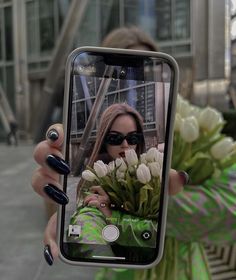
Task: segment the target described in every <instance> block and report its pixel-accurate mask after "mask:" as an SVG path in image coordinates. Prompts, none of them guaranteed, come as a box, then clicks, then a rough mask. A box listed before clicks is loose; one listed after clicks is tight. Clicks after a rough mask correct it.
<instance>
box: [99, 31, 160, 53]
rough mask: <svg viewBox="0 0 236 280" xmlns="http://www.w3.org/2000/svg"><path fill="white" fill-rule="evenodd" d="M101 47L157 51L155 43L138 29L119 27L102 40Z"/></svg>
mask: <svg viewBox="0 0 236 280" xmlns="http://www.w3.org/2000/svg"><path fill="white" fill-rule="evenodd" d="M101 46H102V47H107V48H120V49H133V48H137V49H138V47H140V46H143V47H144V48H145V49H147V50H149V51H158V47H157V45H156V43H155V41H154V40H153V39H152V38H151V36H149V35H148V34H147V33H145V32H144V31H143V30H141V29H139V28H138V27H134V26H133V27H121V28H117V29H114V30H113V31H111V32H110V33H109V34H108V35H107V36H106V37H105V38H104V40H103V42H102V44H101Z"/></svg>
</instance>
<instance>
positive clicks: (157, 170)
mask: <svg viewBox="0 0 236 280" xmlns="http://www.w3.org/2000/svg"><path fill="white" fill-rule="evenodd" d="M148 167H149V169H150V171H151V174H152V176H153V177H160V175H161V165H160V164H159V163H158V162H150V163H148Z"/></svg>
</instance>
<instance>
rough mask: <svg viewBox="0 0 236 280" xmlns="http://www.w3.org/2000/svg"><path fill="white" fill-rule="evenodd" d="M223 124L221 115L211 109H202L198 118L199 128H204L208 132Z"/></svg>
mask: <svg viewBox="0 0 236 280" xmlns="http://www.w3.org/2000/svg"><path fill="white" fill-rule="evenodd" d="M223 122H224V120H223V117H222V115H221V113H220V112H219V111H217V110H216V109H213V108H211V107H206V108H205V109H203V110H202V111H201V113H200V116H199V125H200V127H202V128H205V129H207V130H208V131H211V130H212V129H214V128H215V127H216V126H217V125H218V124H221V123H223Z"/></svg>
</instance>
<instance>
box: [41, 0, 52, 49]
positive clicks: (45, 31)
mask: <svg viewBox="0 0 236 280" xmlns="http://www.w3.org/2000/svg"><path fill="white" fill-rule="evenodd" d="M53 4H54V0H40V1H39V29H40V51H41V52H49V51H51V50H52V49H53V47H54V43H55V32H54V10H53Z"/></svg>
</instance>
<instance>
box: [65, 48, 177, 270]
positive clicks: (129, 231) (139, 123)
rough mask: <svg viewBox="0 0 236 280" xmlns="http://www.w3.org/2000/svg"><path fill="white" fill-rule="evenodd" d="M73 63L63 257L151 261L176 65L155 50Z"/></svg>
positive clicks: (157, 237) (87, 55)
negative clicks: (151, 52) (140, 53)
mask: <svg viewBox="0 0 236 280" xmlns="http://www.w3.org/2000/svg"><path fill="white" fill-rule="evenodd" d="M69 67H70V74H69V76H68V87H67V91H66V92H65V94H66V95H67V96H66V98H67V104H68V106H67V108H66V110H65V126H66V129H65V132H66V146H65V158H66V161H67V162H68V163H69V165H70V167H71V173H70V174H69V175H68V176H64V178H63V185H64V191H65V192H66V193H67V195H68V196H69V203H68V204H67V205H66V206H63V208H62V212H61V215H62V219H61V229H60V231H61V232H60V236H61V238H60V248H61V252H62V255H63V256H64V257H65V258H66V259H69V260H71V261H78V262H89V263H101V265H102V264H103V263H110V264H111V265H112V264H128V265H129V264H130V265H147V264H150V263H152V262H153V261H154V260H155V259H156V258H157V256H158V254H159V253H160V252H159V251H160V246H161V245H160V243H161V241H163V238H162V234H163V229H162V226H163V219H164V216H163V209H164V208H163V206H164V203H165V200H164V193H165V188H167V187H168V186H167V172H168V170H167V165H168V164H167V163H168V160H169V157H170V155H169V151H170V148H168V147H169V141H170V138H169V135H170V133H171V131H170V129H171V125H170V124H171V114H172V111H171V106H172V103H173V98H174V79H175V71H174V68H173V65H172V64H171V63H170V61H169V60H168V59H166V58H165V57H164V58H163V57H158V56H154V55H147V54H143V55H137V54H135V53H134V54H133V53H132V54H131V53H129V54H126V53H119V52H114V53H110V52H102V51H98V52H96V51H83V52H78V53H77V54H76V55H74V57H73V59H71V63H70V66H69ZM141 164H142V166H140V165H141ZM144 165H145V166H146V167H148V171H147V169H145V167H144ZM138 167H140V168H139V171H138ZM141 167H142V168H141Z"/></svg>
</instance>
